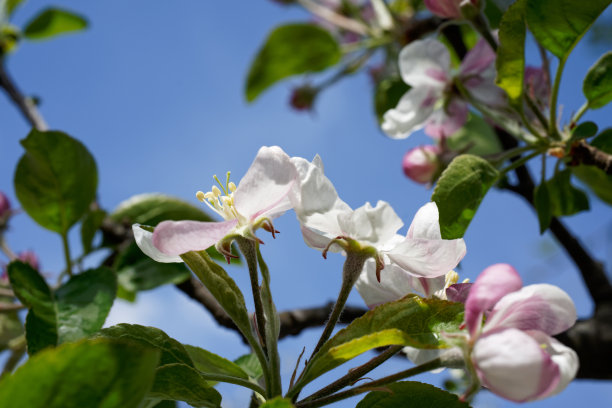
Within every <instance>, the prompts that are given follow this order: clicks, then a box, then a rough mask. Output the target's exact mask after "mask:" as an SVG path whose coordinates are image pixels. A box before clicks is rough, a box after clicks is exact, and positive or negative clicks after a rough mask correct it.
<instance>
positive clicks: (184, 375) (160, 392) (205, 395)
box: [149, 364, 221, 408]
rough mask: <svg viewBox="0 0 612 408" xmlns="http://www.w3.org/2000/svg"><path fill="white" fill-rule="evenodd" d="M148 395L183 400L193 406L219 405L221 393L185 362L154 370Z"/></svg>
mask: <svg viewBox="0 0 612 408" xmlns="http://www.w3.org/2000/svg"><path fill="white" fill-rule="evenodd" d="M149 396H150V397H153V398H160V399H171V400H177V401H185V402H186V403H188V404H189V405H191V406H194V407H205V408H208V407H210V408H217V407H221V394H219V392H217V390H215V389H214V388H211V387H210V384H209V383H208V382H206V380H204V379H203V378H202V376H200V374H199V373H198V372H197V370H195V369H194V368H192V367H189V366H188V365H185V364H167V365H164V366H161V367H159V368H158V369H157V370H156V371H155V381H154V383H153V388H152V389H151V392H150V393H149Z"/></svg>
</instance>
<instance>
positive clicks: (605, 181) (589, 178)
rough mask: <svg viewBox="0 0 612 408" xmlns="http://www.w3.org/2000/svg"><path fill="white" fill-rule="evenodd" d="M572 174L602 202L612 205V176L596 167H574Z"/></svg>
mask: <svg viewBox="0 0 612 408" xmlns="http://www.w3.org/2000/svg"><path fill="white" fill-rule="evenodd" d="M572 173H574V175H575V176H576V177H578V179H579V180H580V181H582V182H583V183H584V184H586V185H587V186H588V187H589V188H590V189H591V190H592V191H593V193H595V195H596V196H597V197H599V199H600V200H602V201H603V202H605V203H608V204H609V205H612V175H609V174H606V173H604V172H603V170H601V169H598V168H597V167H595V166H586V165H581V166H576V167H572Z"/></svg>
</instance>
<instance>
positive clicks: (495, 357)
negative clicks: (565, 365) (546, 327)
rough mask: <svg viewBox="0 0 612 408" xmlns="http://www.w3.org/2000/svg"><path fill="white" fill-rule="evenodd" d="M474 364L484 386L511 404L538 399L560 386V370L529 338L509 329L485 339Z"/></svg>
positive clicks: (478, 346) (476, 351)
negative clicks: (548, 390)
mask: <svg viewBox="0 0 612 408" xmlns="http://www.w3.org/2000/svg"><path fill="white" fill-rule="evenodd" d="M472 361H473V362H474V365H475V366H476V371H477V373H478V376H479V377H480V379H481V380H482V382H483V384H484V385H485V386H486V387H487V388H489V389H490V390H491V391H493V392H494V393H496V394H498V395H500V396H502V397H504V398H507V399H509V400H512V401H517V402H524V401H530V400H533V399H536V398H538V397H540V396H541V394H542V393H543V392H545V391H546V390H547V389H550V388H552V387H554V386H556V385H557V384H558V382H559V378H560V373H559V367H558V366H557V365H556V364H555V363H554V362H553V361H552V359H551V358H550V356H549V355H548V354H547V353H546V352H545V351H544V350H543V349H542V348H541V347H540V343H539V342H538V341H536V340H535V339H534V338H533V337H532V336H530V335H529V334H527V333H525V332H523V331H521V330H517V329H508V330H502V331H498V332H494V333H492V334H489V335H486V336H482V337H480V338H479V339H478V340H477V341H476V344H475V345H474V350H473V352H472Z"/></svg>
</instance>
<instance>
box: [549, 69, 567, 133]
mask: <svg viewBox="0 0 612 408" xmlns="http://www.w3.org/2000/svg"><path fill="white" fill-rule="evenodd" d="M566 61H567V57H564V58H561V59H559V66H558V67H557V72H556V74H555V81H554V82H553V87H552V91H551V93H550V104H549V105H550V123H549V125H548V133H549V134H550V136H551V137H552V138H553V139H556V140H559V139H560V136H559V130H558V129H557V103H558V102H557V99H558V98H559V86H560V85H561V76H562V75H563V69H564V68H565V62H566Z"/></svg>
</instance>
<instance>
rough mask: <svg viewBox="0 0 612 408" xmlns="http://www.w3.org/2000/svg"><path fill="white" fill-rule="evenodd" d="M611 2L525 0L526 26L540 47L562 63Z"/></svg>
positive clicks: (594, 0) (590, 0) (592, 0)
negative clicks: (561, 60)
mask: <svg viewBox="0 0 612 408" xmlns="http://www.w3.org/2000/svg"><path fill="white" fill-rule="evenodd" d="M611 2H612V0H589V1H581V2H577V1H576V0H527V8H526V18H527V24H528V25H529V29H530V30H531V32H532V33H533V35H534V37H535V38H536V40H537V41H538V42H539V43H540V44H542V45H543V46H544V47H545V48H546V49H547V50H549V51H550V52H552V53H553V54H554V55H556V56H557V57H559V58H561V59H564V58H566V57H567V56H568V55H569V53H570V52H571V51H572V49H573V48H574V46H575V45H576V44H577V43H578V42H579V41H580V39H581V38H582V37H583V36H584V34H585V33H586V32H587V31H588V29H589V28H590V27H591V25H592V24H593V23H594V22H595V20H597V17H599V15H600V14H601V13H602V12H603V11H604V10H605V9H606V7H608V5H610V3H611Z"/></svg>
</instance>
